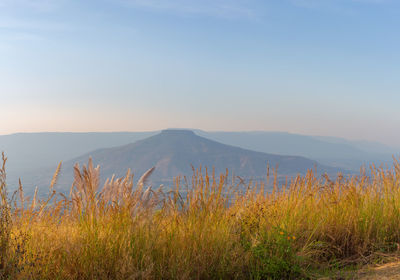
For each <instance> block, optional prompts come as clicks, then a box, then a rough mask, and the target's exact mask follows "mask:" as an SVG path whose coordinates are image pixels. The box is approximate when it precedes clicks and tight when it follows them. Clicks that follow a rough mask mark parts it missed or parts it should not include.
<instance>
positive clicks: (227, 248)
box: [0, 155, 400, 279]
mask: <svg viewBox="0 0 400 280" xmlns="http://www.w3.org/2000/svg"><path fill="white" fill-rule="evenodd" d="M5 162H6V159H5V158H4V155H3V168H1V170H0V187H1V189H0V194H1V205H0V217H1V221H0V279H304V278H306V279H307V278H311V279H312V278H318V277H323V276H327V275H328V276H329V275H339V274H340V273H344V275H350V274H348V273H347V272H346V271H348V270H350V271H351V270H352V269H354V268H357V267H358V266H362V265H365V264H370V263H376V262H384V261H386V260H389V258H390V257H391V256H396V253H397V252H398V251H399V246H400V245H399V243H400V226H399V225H400V164H399V162H398V161H397V160H394V164H393V167H391V168H390V169H383V168H375V167H371V172H368V174H371V175H368V176H367V175H366V174H367V173H366V171H365V170H362V169H361V170H360V175H358V176H354V177H351V178H350V177H349V178H344V177H343V176H340V175H339V176H338V178H337V179H336V180H334V181H332V180H330V179H329V178H328V177H327V176H322V177H318V176H316V175H314V173H313V171H309V173H308V174H307V175H306V176H304V177H300V176H299V177H297V178H293V180H291V183H289V184H287V185H284V186H278V185H277V183H276V178H277V175H276V174H275V172H271V173H272V175H271V180H272V181H273V180H274V178H275V183H274V190H273V191H271V192H266V191H265V190H264V185H263V184H262V183H256V182H253V183H252V182H250V183H248V184H247V185H246V186H244V183H243V182H242V183H241V184H236V183H235V181H234V180H232V179H231V178H230V177H229V175H227V174H222V175H219V176H216V175H214V174H207V172H206V171H205V170H204V171H203V172H201V171H199V170H198V171H195V174H194V175H193V178H191V179H190V180H189V182H187V181H186V180H184V179H183V178H182V180H180V179H179V178H178V179H177V180H176V184H175V187H174V188H173V191H169V192H166V191H165V190H162V189H151V188H148V187H147V184H146V180H147V179H148V177H149V176H150V175H151V172H152V170H149V171H148V172H147V173H146V174H144V175H143V176H142V177H141V178H140V180H139V183H138V184H137V186H134V185H133V176H132V175H131V173H130V172H129V171H128V173H127V174H126V177H124V178H119V179H116V178H112V179H110V180H109V181H107V182H106V184H105V185H104V187H103V186H99V169H98V168H94V167H93V164H92V163H91V162H90V161H89V164H88V165H87V166H86V167H83V168H81V169H80V168H79V167H76V168H75V182H74V186H73V188H72V189H71V193H70V194H66V196H64V195H62V194H59V193H57V192H56V191H55V190H54V188H53V186H54V184H55V182H56V179H57V173H58V172H56V174H55V176H54V179H53V182H52V185H51V186H50V189H49V196H48V198H47V199H44V200H38V199H37V198H36V196H35V197H32V198H27V197H24V193H23V189H22V186H20V189H19V191H18V192H16V193H15V194H8V193H7V185H6V170H5ZM266 173H267V171H266ZM243 189H245V191H243ZM180 193H185V196H184V197H182V196H181V195H180Z"/></svg>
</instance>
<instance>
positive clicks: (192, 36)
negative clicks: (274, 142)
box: [0, 0, 400, 146]
mask: <svg viewBox="0 0 400 280" xmlns="http://www.w3.org/2000/svg"><path fill="white" fill-rule="evenodd" d="M0 105H1V106H0V134H8V133H13V132H26V131H136V130H155V129H162V128H166V127H191V128H201V129H205V130H275V131H277V130H278V131H289V132H295V133H304V134H314V135H331V136H341V137H347V138H356V139H369V140H378V141H381V142H384V143H388V144H391V145H396V146H400V107H399V105H400V1H399V0H96V1H91V0H85V1H83V0H0Z"/></svg>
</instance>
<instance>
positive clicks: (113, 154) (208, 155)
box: [60, 130, 337, 185]
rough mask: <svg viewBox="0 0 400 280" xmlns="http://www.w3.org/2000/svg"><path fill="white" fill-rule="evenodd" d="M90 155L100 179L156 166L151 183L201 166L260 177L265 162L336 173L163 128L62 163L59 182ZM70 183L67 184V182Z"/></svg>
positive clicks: (283, 170) (291, 170)
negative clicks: (142, 136) (152, 133)
mask: <svg viewBox="0 0 400 280" xmlns="http://www.w3.org/2000/svg"><path fill="white" fill-rule="evenodd" d="M89 157H92V159H93V162H94V164H95V165H100V173H101V176H102V178H103V179H104V178H107V177H111V176H112V175H113V174H115V175H116V176H123V175H124V174H125V172H126V170H127V169H128V168H130V169H131V170H132V171H133V173H134V174H136V179H138V177H140V176H141V175H142V174H143V173H144V172H146V171H147V170H148V169H149V168H151V167H153V166H154V167H156V169H155V171H154V173H153V175H152V177H151V178H152V180H153V182H171V181H172V180H173V178H174V177H176V176H185V175H186V176H191V175H192V173H193V171H192V166H194V167H195V168H198V167H200V166H202V167H203V168H205V167H207V168H208V169H209V170H211V169H212V168H215V171H216V172H217V174H218V173H220V172H225V170H226V169H228V170H229V172H230V174H235V175H238V176H241V177H243V178H248V179H250V178H253V179H262V178H265V176H266V174H267V165H268V164H269V165H270V166H271V167H276V166H278V173H279V174H280V175H288V176H293V175H297V174H299V173H300V174H304V173H305V172H306V171H307V169H312V168H314V167H317V168H318V170H319V172H324V171H325V172H331V173H333V172H336V171H337V169H334V168H330V167H326V166H322V165H320V164H318V163H317V162H316V161H314V160H310V159H307V158H304V157H300V156H280V155H274V154H267V153H261V152H255V151H251V150H247V149H242V148H238V147H234V146H230V145H225V144H221V143H219V142H216V141H212V140H209V139H207V138H204V137H200V136H198V135H196V134H195V133H194V132H192V131H189V130H164V131H162V132H161V133H159V134H157V135H154V136H151V137H149V138H146V139H144V140H139V141H137V142H135V143H132V144H128V145H123V146H120V147H114V148H106V149H99V150H95V151H93V152H90V153H87V154H85V155H83V156H80V157H78V158H75V159H73V160H70V161H68V162H65V163H64V167H63V172H62V178H61V179H60V184H62V185H64V184H65V182H66V181H68V180H69V181H70V182H69V183H71V180H72V166H73V165H74V164H75V163H79V164H80V165H81V166H82V164H86V163H87V161H88V159H89ZM69 185H70V184H69Z"/></svg>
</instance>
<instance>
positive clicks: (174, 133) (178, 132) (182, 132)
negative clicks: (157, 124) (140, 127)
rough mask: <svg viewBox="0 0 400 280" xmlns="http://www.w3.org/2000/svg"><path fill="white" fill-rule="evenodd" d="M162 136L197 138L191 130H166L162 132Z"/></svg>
mask: <svg viewBox="0 0 400 280" xmlns="http://www.w3.org/2000/svg"><path fill="white" fill-rule="evenodd" d="M160 135H161V136H173V137H176V136H179V137H184V136H196V134H194V132H193V131H191V130H186V129H165V130H162V131H161V134H160Z"/></svg>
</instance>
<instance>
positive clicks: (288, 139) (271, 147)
mask: <svg viewBox="0 0 400 280" xmlns="http://www.w3.org/2000/svg"><path fill="white" fill-rule="evenodd" d="M194 132H195V133H196V134H197V135H198V136H202V137H205V138H207V139H209V140H214V141H218V142H220V143H222V144H227V145H231V146H236V147H239V148H242V149H246V150H247V151H246V153H250V152H251V153H254V152H253V151H255V152H261V153H255V154H252V156H250V155H248V157H249V158H252V160H254V162H257V161H256V159H257V160H259V161H258V162H261V161H262V162H263V164H262V167H260V169H262V170H263V171H264V173H261V174H265V168H266V165H265V159H264V158H263V157H262V156H256V154H262V153H267V154H270V155H269V156H272V155H271V154H274V155H277V154H279V155H290V156H291V158H296V157H292V156H298V157H299V158H296V159H300V158H301V159H302V160H306V159H305V158H309V159H310V161H309V162H308V163H306V161H304V162H303V163H301V164H300V163H299V162H297V163H296V166H297V168H300V169H301V168H303V167H305V166H307V168H309V166H310V165H309V164H311V165H314V164H315V162H319V166H324V167H325V168H326V169H327V170H328V171H334V170H338V169H346V170H350V171H354V172H357V170H358V169H359V167H360V165H362V164H369V163H372V162H374V163H377V164H380V163H389V164H390V163H391V161H392V155H398V152H399V150H398V149H395V148H391V147H388V146H385V145H383V144H380V143H372V142H356V141H349V140H345V139H341V138H332V137H315V136H306V135H298V134H290V133H281V132H205V131H201V130H194ZM159 133H160V132H159V131H154V132H116V133H114V132H112V133H19V134H12V135H4V136H0V150H1V151H5V152H6V154H7V156H8V158H9V161H8V165H7V174H8V182H9V185H10V187H11V188H13V187H16V185H17V182H18V178H19V177H21V178H22V182H23V185H24V186H25V187H26V188H28V189H29V188H33V187H34V186H35V185H36V184H38V182H39V186H42V183H43V185H45V187H47V185H48V183H47V181H44V180H43V178H44V177H45V176H43V174H44V173H50V172H51V173H52V172H54V170H55V168H56V166H57V164H58V162H59V161H63V162H64V164H63V165H64V167H65V168H67V166H68V165H71V164H72V163H73V162H76V161H78V162H81V163H82V162H86V161H87V157H88V155H89V153H90V154H92V155H93V158H94V159H95V161H96V160H97V157H98V161H99V162H98V163H100V164H101V165H102V166H101V169H102V172H103V173H104V174H109V173H111V172H113V171H115V173H117V174H121V173H124V172H125V171H126V169H127V168H128V167H131V168H133V171H134V172H135V174H140V173H141V172H142V170H144V169H146V167H147V163H148V165H151V164H150V163H153V162H152V160H153V161H154V160H155V159H156V157H155V156H152V154H151V152H152V151H153V150H155V149H158V148H157V147H159V146H160V145H161V144H156V145H155V147H153V148H147V149H145V148H146V147H147V146H146V145H144V144H143V142H137V141H139V140H143V139H145V138H148V137H150V136H155V135H157V134H159ZM163 133H164V134H163ZM163 133H161V135H162V136H163V137H164V136H165V132H163ZM161 135H158V136H161ZM186 136H187V138H185V139H188V141H189V142H190V141H194V142H193V143H197V142H201V141H197V140H199V139H198V138H197V136H196V135H195V134H193V133H191V134H190V137H194V138H193V139H192V138H190V137H189V135H186ZM189 138H190V139H191V140H189ZM151 139H152V138H150V139H147V140H146V141H145V142H147V141H149V140H151ZM156 139H157V138H156ZM203 139H204V138H202V141H203ZM207 139H205V140H207ZM195 140H196V141H195ZM151 141H155V140H151ZM136 142H137V143H136ZM161 142H165V143H167V141H166V140H163V141H161ZM211 142H212V141H211ZM212 143H214V144H215V142H212ZM214 144H213V145H211V146H213V147H215V148H210V151H213V152H217V149H219V148H217V146H218V145H217V144H219V143H216V144H215V145H214ZM142 145H143V146H142ZM163 145H164V144H163ZM165 145H166V144H165ZM165 145H164V146H163V147H165V149H166V150H168V149H172V147H173V146H172V145H171V147H170V148H168V149H167V147H166V146H165ZM219 145H221V144H219ZM123 146H125V148H124V147H123ZM178 146H179V148H181V150H183V147H184V146H182V144H179V145H178ZM223 146H224V147H225V145H223ZM127 147H130V148H132V151H134V152H132V155H134V156H135V158H140V159H141V160H140V163H141V164H138V165H136V164H133V162H129V160H128V159H122V158H121V162H120V163H118V164H114V166H115V169H114V170H113V167H112V166H111V162H109V163H107V162H106V161H101V160H102V157H100V155H101V154H102V155H105V154H106V151H110V153H121V154H122V152H121V151H122V150H123V149H127ZM138 147H140V148H138ZM185 147H186V146H185ZM218 147H220V148H221V149H222V150H225V148H222V147H221V146H218ZM113 148H115V150H113ZM231 148H233V147H231ZM99 149H100V150H99ZM141 149H143V152H142V153H141V152H140V150H141ZM188 149H189V148H188ZM197 149H198V151H201V149H199V148H197ZM226 149H227V148H226ZM175 150H176V149H175ZM178 150H179V149H178ZM189 150H190V149H189ZM228 150H229V149H228ZM249 150H252V151H249ZM93 151H96V152H93ZM157 153H159V154H163V153H161V151H158V152H157ZM235 153H236V152H233V151H232V152H231V156H230V157H227V156H226V157H225V156H219V157H214V158H213V159H212V160H206V159H205V158H202V157H201V156H202V155H201V154H202V153H200V152H197V154H196V153H193V154H191V156H193V157H194V158H192V159H190V156H189V155H187V156H186V158H185V155H183V154H182V153H180V152H178V153H177V154H175V155H174V156H172V155H168V154H167V153H166V152H165V154H163V156H164V164H163V162H162V161H161V162H159V161H160V160H161V159H159V161H157V162H158V165H159V167H158V169H159V172H160V174H164V175H166V174H173V173H174V172H177V173H176V174H174V176H177V175H179V174H178V173H184V172H187V171H188V170H187V169H185V168H190V164H189V167H185V168H183V167H182V166H180V164H178V163H177V164H173V165H169V167H166V166H167V164H166V163H165V162H173V161H175V160H176V159H177V158H179V159H181V160H182V159H185V160H186V162H189V160H188V159H190V161H191V163H192V164H193V165H194V166H195V165H196V164H202V165H203V166H205V165H207V166H214V167H221V166H222V167H221V168H223V169H224V170H225V168H229V167H230V169H234V170H235V171H236V170H240V169H238V168H237V166H235V164H234V163H232V162H229V161H230V160H233V161H238V160H240V159H241V158H245V156H244V155H243V151H242V152H241V153H242V154H241V153H239V152H238V153H237V154H236V155H235V156H233V155H234V154H235ZM210 154H211V153H210ZM82 155H85V156H82ZM194 155H196V156H194ZM253 155H254V156H253ZM146 158H148V159H149V161H146ZM150 158H152V160H150ZM195 158H197V159H199V160H196V159H195ZM210 158H211V157H210ZM200 159H202V160H200ZM269 159H270V166H271V167H272V166H273V165H274V164H273V162H272V160H271V159H272V158H271V157H270V158H269ZM295 161H296V160H294V161H293V162H295ZM217 162H218V164H217ZM239 162H240V161H239ZM289 162H290V161H288V162H287V164H288V165H287V166H289ZM311 162H312V163H311ZM95 163H96V162H95ZM145 163H146V164H145ZM219 163H221V165H219ZM222 163H223V164H224V165H222ZM129 164H132V165H129ZM103 165H104V166H103ZM153 165H154V163H153ZM145 166H146V167H145ZM172 166H174V167H172ZM260 166H261V165H260ZM328 166H333V167H336V169H335V168H333V169H332V168H328ZM118 168H121V170H117V169H118ZM284 168H286V167H285V165H282V164H281V165H280V168H279V173H280V174H283V175H284V173H285V172H286V173H288V174H289V173H291V172H292V171H294V172H296V170H295V169H292V171H290V169H284ZM44 170H46V172H45V171H44ZM242 170H243V171H245V170H246V173H248V174H249V175H250V176H254V177H257V176H258V174H260V173H259V171H258V167H255V166H251V164H250V163H248V164H247V165H245V167H244V168H243V169H242ZM189 171H190V170H189ZM232 171H233V170H232ZM157 176H158V175H156V174H154V177H155V178H156V177H157ZM160 178H161V177H160ZM46 180H47V179H46ZM44 182H46V183H44Z"/></svg>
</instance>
